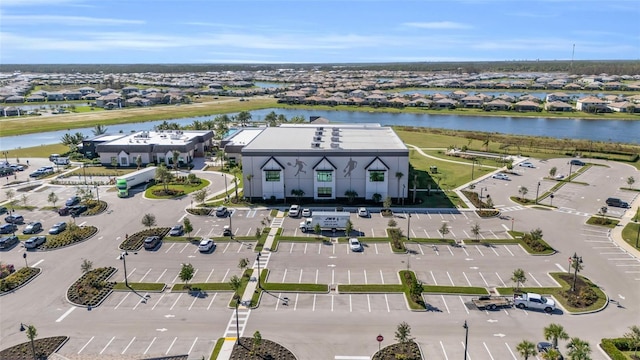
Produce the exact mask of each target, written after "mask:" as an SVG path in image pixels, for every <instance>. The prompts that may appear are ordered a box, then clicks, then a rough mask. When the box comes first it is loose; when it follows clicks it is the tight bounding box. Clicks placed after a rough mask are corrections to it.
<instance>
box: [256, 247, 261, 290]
mask: <svg viewBox="0 0 640 360" xmlns="http://www.w3.org/2000/svg"><path fill="white" fill-rule="evenodd" d="M260 255H262V252H260V251H258V255H257V257H256V262H257V263H258V289H262V285H260Z"/></svg>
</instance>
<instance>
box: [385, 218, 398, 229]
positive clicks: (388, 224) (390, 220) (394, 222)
mask: <svg viewBox="0 0 640 360" xmlns="http://www.w3.org/2000/svg"><path fill="white" fill-rule="evenodd" d="M387 226H388V227H390V228H392V227H396V226H398V223H397V222H396V221H395V220H394V219H389V222H387Z"/></svg>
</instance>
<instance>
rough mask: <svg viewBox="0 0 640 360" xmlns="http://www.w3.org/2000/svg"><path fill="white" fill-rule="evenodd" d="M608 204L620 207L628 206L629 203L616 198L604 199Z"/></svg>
mask: <svg viewBox="0 0 640 360" xmlns="http://www.w3.org/2000/svg"><path fill="white" fill-rule="evenodd" d="M606 203H607V205H608V206H615V207H620V208H628V207H629V204H628V203H627V202H626V201H622V200H620V199H618V198H612V197H610V198H608V199H607V201H606Z"/></svg>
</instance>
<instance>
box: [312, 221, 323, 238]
mask: <svg viewBox="0 0 640 360" xmlns="http://www.w3.org/2000/svg"><path fill="white" fill-rule="evenodd" d="M313 232H314V233H315V234H316V237H318V238H319V237H320V235H321V234H322V228H321V227H320V224H316V226H314V227H313Z"/></svg>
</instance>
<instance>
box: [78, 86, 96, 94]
mask: <svg viewBox="0 0 640 360" xmlns="http://www.w3.org/2000/svg"><path fill="white" fill-rule="evenodd" d="M78 91H79V92H80V94H82V96H86V95H87V94H91V93H95V92H96V89H94V88H92V87H90V86H84V87H81V88H79V89H78Z"/></svg>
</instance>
